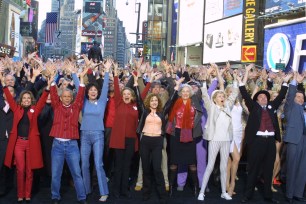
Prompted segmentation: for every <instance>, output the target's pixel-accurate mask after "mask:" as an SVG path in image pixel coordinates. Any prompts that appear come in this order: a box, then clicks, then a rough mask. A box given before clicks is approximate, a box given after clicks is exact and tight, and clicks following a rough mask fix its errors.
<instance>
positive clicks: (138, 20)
mask: <svg viewBox="0 0 306 204" xmlns="http://www.w3.org/2000/svg"><path fill="white" fill-rule="evenodd" d="M136 4H138V12H137V13H138V18H137V29H136V44H138V38H139V23H140V9H141V3H140V2H139V3H136ZM135 52H136V53H135V54H137V55H138V48H136V50H135Z"/></svg>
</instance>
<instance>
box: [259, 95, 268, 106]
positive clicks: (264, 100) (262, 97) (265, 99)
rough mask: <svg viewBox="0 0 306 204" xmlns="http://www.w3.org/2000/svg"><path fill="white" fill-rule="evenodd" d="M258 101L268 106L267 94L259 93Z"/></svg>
mask: <svg viewBox="0 0 306 204" xmlns="http://www.w3.org/2000/svg"><path fill="white" fill-rule="evenodd" d="M257 103H258V104H259V105H261V106H266V105H267V104H268V99H267V96H266V94H263V93H262V94H259V95H258V96H257Z"/></svg>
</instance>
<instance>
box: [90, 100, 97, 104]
mask: <svg viewBox="0 0 306 204" xmlns="http://www.w3.org/2000/svg"><path fill="white" fill-rule="evenodd" d="M89 102H90V103H94V104H97V100H89Z"/></svg>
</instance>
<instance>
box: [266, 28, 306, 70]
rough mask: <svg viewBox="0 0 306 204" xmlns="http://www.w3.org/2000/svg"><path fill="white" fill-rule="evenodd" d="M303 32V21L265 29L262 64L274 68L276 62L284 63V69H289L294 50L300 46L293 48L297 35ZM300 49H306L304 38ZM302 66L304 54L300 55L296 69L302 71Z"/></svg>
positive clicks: (305, 62) (304, 32) (304, 61)
mask: <svg viewBox="0 0 306 204" xmlns="http://www.w3.org/2000/svg"><path fill="white" fill-rule="evenodd" d="M303 34H306V23H305V22H301V23H295V24H290V25H285V26H279V27H275V28H270V29H265V43H264V63H263V64H264V66H265V67H266V68H272V69H275V68H276V63H285V65H286V71H289V70H290V69H291V67H292V64H293V58H294V56H295V52H298V51H299V50H300V48H297V50H295V49H296V47H295V46H296V43H297V36H300V35H303ZM301 50H306V39H305V40H304V41H303V42H302V48H301ZM297 56H298V55H296V57H297ZM304 67H306V56H301V57H300V60H299V64H298V70H299V71H302V70H303V68H304Z"/></svg>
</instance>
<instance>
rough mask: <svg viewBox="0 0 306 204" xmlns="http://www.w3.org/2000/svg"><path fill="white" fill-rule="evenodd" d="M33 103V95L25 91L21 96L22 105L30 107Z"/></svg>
mask: <svg viewBox="0 0 306 204" xmlns="http://www.w3.org/2000/svg"><path fill="white" fill-rule="evenodd" d="M31 104H32V98H31V95H30V94H28V93H25V94H23V95H22V96H21V106H23V107H29V106H31Z"/></svg>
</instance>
